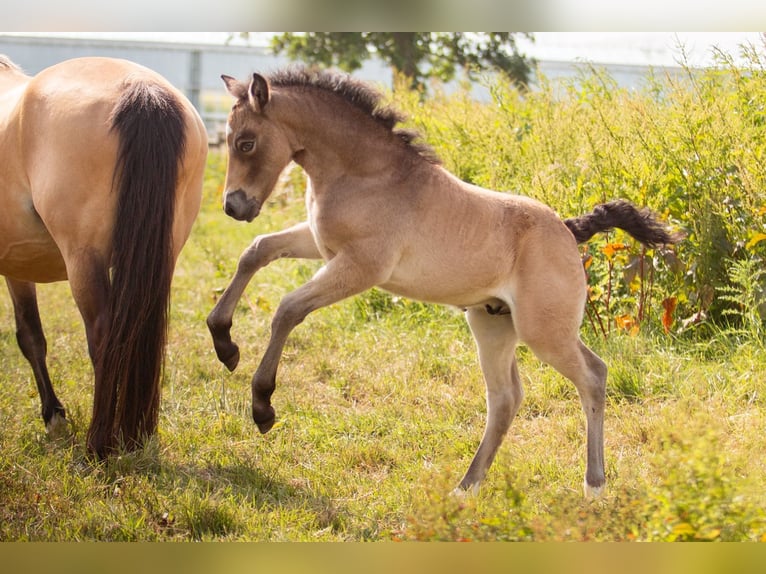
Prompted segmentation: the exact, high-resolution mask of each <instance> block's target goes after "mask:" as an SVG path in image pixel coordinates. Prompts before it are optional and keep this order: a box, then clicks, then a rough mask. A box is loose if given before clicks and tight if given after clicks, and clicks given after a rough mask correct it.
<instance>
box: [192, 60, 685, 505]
mask: <svg viewBox="0 0 766 574" xmlns="http://www.w3.org/2000/svg"><path fill="white" fill-rule="evenodd" d="M223 80H224V82H225V84H226V87H227V89H228V91H229V93H230V94H231V95H232V96H234V97H235V98H236V101H235V103H234V105H233V107H232V110H231V113H230V115H229V121H228V126H227V128H228V129H227V144H228V149H229V165H228V170H227V174H226V184H225V191H224V209H225V211H226V213H227V214H228V215H230V216H231V217H233V218H234V219H238V220H244V221H252V220H253V218H255V217H256V216H257V215H258V213H259V211H260V209H261V206H262V205H263V203H264V201H265V200H266V198H268V197H269V194H270V193H271V192H272V190H273V189H274V186H275V184H276V182H277V178H278V176H279V174H280V172H281V171H282V170H283V168H285V166H287V165H288V163H289V162H290V161H291V160H294V161H295V162H296V163H298V164H299V165H301V166H302V167H303V168H304V170H305V171H306V173H307V175H308V177H309V183H308V186H307V190H306V207H307V210H308V220H307V221H305V222H303V223H300V224H298V225H295V226H294V227H291V228H289V229H286V230H284V231H281V232H278V233H272V234H268V235H263V236H259V237H257V238H256V239H255V241H254V242H253V243H252V245H250V247H249V248H248V249H246V250H245V252H244V253H243V254H242V256H241V257H240V260H239V264H238V267H237V272H236V275H235V276H234V279H233V280H232V282H231V284H230V285H229V286H228V288H227V289H226V291H225V292H224V294H223V295H222V297H221V299H220V300H219V301H218V303H217V304H216V306H215V308H214V309H213V310H212V312H211V313H210V315H209V317H208V320H207V323H208V327H209V328H210V331H211V333H212V336H213V341H214V343H215V348H216V352H217V354H218V358H219V359H220V360H221V361H222V362H223V363H224V364H225V365H226V366H227V367H228V368H229V369H230V370H233V369H234V368H235V367H236V366H237V363H238V361H239V349H238V347H237V345H236V344H234V343H233V342H232V340H231V335H230V330H231V325H232V316H233V312H234V308H235V305H236V303H237V301H238V300H239V298H240V297H241V295H242V293H243V291H244V289H245V287H246V285H247V283H248V282H249V281H250V279H251V278H252V276H253V274H254V273H255V272H256V271H257V270H258V269H260V268H262V267H263V266H265V265H267V264H268V263H270V262H271V261H273V260H275V259H278V258H280V257H295V258H311V259H318V258H322V259H324V260H325V262H326V263H325V265H324V266H323V267H322V268H321V269H320V270H319V271H318V272H317V273H316V275H315V276H314V277H313V278H312V279H311V280H310V281H308V282H307V283H306V284H304V285H303V286H301V287H300V288H298V289H296V290H295V291H293V292H292V293H289V294H288V295H286V296H285V297H284V299H283V300H282V302H281V303H280V304H279V307H278V309H277V311H276V313H275V315H274V318H273V321H272V325H271V338H270V340H269V344H268V347H267V349H266V352H265V354H264V356H263V359H262V361H261V363H260V365H259V366H258V369H257V370H256V372H255V375H254V376H253V380H252V396H253V407H252V414H253V419H254V421H255V422H256V424H257V425H258V428H259V429H260V431H261V432H263V433H265V432H267V431H268V430H269V429H270V428H271V426H272V425H273V424H274V419H275V413H274V409H273V408H272V406H271V400H270V397H271V394H272V392H273V391H274V388H275V381H276V374H277V366H278V363H279V360H280V356H281V354H282V349H283V346H284V344H285V341H286V339H287V337H288V335H289V334H290V332H291V331H292V330H293V329H294V328H295V327H296V326H297V325H298V324H299V323H300V322H301V321H303V319H304V318H305V317H306V316H307V315H308V314H309V313H311V312H312V311H314V310H316V309H319V308H321V307H324V306H326V305H330V304H332V303H335V302H337V301H340V300H341V299H344V298H346V297H349V296H352V295H355V294H358V293H361V292H362V291H365V290H366V289H369V288H371V287H373V286H379V287H381V288H383V289H386V290H388V291H390V292H393V293H396V294H398V295H402V296H406V297H410V298H414V299H420V300H424V301H429V302H433V303H441V304H446V305H453V306H457V307H459V308H461V309H464V310H465V315H466V318H467V320H468V324H469V325H470V328H471V332H472V333H473V336H474V338H475V340H476V344H477V347H478V354H479V360H480V363H481V368H482V371H483V375H484V379H485V382H486V386H487V423H486V430H485V432H484V437H483V438H482V441H481V444H480V445H479V448H478V451H477V452H476V455H475V456H474V459H473V461H472V462H471V465H470V467H469V468H468V471H467V473H466V474H465V476H464V477H463V479H462V481H461V482H460V487H462V488H463V489H469V488H473V489H476V488H478V485H479V483H480V481H481V480H482V479H483V478H484V476H485V474H486V472H487V469H488V468H489V466H490V464H491V463H492V460H493V459H494V457H495V453H496V452H497V449H498V447H499V446H500V443H501V441H502V440H503V437H504V435H505V433H506V431H507V430H508V428H509V426H510V424H511V421H512V420H513V418H514V416H515V415H516V412H517V411H518V409H519V405H520V404H521V400H522V394H523V393H522V388H521V379H520V378H519V371H518V368H517V364H516V357H515V348H516V346H517V344H519V343H520V342H523V343H525V344H526V345H527V346H528V347H529V348H530V349H532V351H533V352H534V353H535V354H536V355H537V357H539V358H540V359H541V360H543V361H545V362H546V363H548V364H550V365H552V366H553V367H554V368H555V369H556V370H558V371H559V372H561V373H562V374H563V375H564V376H566V377H567V378H569V379H570V380H571V381H572V382H573V383H574V384H575V386H576V387H577V390H578V392H579V395H580V399H581V402H582V407H583V410H584V411H585V416H586V419H587V469H586V473H585V491H586V494H587V495H597V494H598V493H600V491H601V490H602V488H603V487H604V484H605V477H604V455H603V418H604V399H605V385H606V373H607V369H606V366H605V365H604V363H603V361H602V360H601V359H600V358H599V357H598V356H596V355H595V354H594V353H593V352H592V351H591V350H589V349H588V348H587V347H586V346H585V345H584V344H583V343H582V342H581V341H580V338H579V335H578V331H579V328H580V324H581V321H582V317H583V312H584V305H585V298H586V278H585V273H584V271H583V266H582V263H581V259H580V255H579V252H578V249H577V242H579V241H585V240H586V239H588V238H589V237H591V236H592V235H593V234H594V233H597V232H599V231H603V230H606V229H608V228H611V227H615V226H616V227H621V228H623V229H625V230H626V231H628V232H629V233H631V234H633V235H634V236H635V237H637V238H638V239H640V240H641V241H643V242H645V243H647V244H662V243H670V242H674V241H675V240H676V239H677V238H676V237H675V236H672V235H670V234H668V233H667V232H666V231H665V230H664V228H663V226H662V225H660V224H659V223H657V222H656V221H655V220H654V219H653V218H652V217H651V215H650V214H649V213H647V212H645V211H638V210H636V209H635V208H634V207H633V206H632V205H630V204H629V203H627V202H623V201H617V202H612V203H609V204H605V205H603V206H599V207H598V208H597V209H596V210H595V211H594V212H593V213H592V214H589V215H586V216H582V217H579V218H576V219H571V220H567V221H566V222H562V221H561V219H560V218H559V217H558V216H557V215H556V214H555V213H554V212H553V211H552V210H551V209H549V208H548V207H546V206H545V205H542V204H541V203H539V202H537V201H534V200H532V199H529V198H526V197H522V196H517V195H510V194H506V193H498V192H493V191H488V190H485V189H481V188H479V187H476V186H473V185H469V184H467V183H464V182H462V181H460V180H458V179H457V178H455V177H454V176H453V175H451V174H450V173H448V172H447V171H446V170H444V169H443V168H442V167H440V166H439V165H438V162H437V161H436V160H435V159H434V157H433V156H432V154H430V153H429V150H428V149H427V148H426V147H424V146H420V145H416V144H414V143H413V137H414V134H412V133H410V132H406V131H402V130H398V129H394V126H395V124H396V123H397V122H398V121H399V120H400V119H401V118H400V116H399V115H398V114H397V113H396V112H394V111H393V110H391V109H388V108H380V107H379V102H380V94H378V93H377V92H376V91H373V90H372V89H371V88H369V87H368V86H366V85H364V84H362V83H360V82H358V81H355V80H353V79H352V78H350V77H349V76H346V75H339V74H332V73H327V72H309V71H307V70H305V69H302V68H292V69H288V70H285V71H281V72H278V73H276V74H273V75H271V76H270V77H269V78H268V79H267V78H264V77H263V76H260V75H258V74H253V76H252V78H251V79H250V81H249V82H247V83H242V82H239V81H237V80H235V79H234V78H231V77H228V76H223Z"/></svg>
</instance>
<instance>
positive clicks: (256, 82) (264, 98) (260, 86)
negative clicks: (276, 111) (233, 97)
mask: <svg viewBox="0 0 766 574" xmlns="http://www.w3.org/2000/svg"><path fill="white" fill-rule="evenodd" d="M270 97H271V93H270V89H269V82H268V80H266V78H264V77H263V76H261V75H260V74H253V79H252V80H250V86H249V87H248V89H247V98H248V100H249V101H250V105H251V106H252V108H253V110H255V111H256V112H258V113H260V112H262V111H263V108H264V107H265V106H266V104H268V103H269V98H270Z"/></svg>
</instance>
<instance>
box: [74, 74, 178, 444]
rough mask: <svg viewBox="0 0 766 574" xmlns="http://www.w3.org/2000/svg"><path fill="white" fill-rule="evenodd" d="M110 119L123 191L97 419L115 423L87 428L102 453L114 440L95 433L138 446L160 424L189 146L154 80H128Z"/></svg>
mask: <svg viewBox="0 0 766 574" xmlns="http://www.w3.org/2000/svg"><path fill="white" fill-rule="evenodd" d="M111 126H112V128H111V129H112V130H113V131H114V132H116V133H117V135H118V137H119V151H118V155H117V163H116V166H115V172H114V188H115V189H116V191H117V194H118V199H117V209H116V214H115V221H114V229H113V236H112V242H113V255H112V261H111V263H112V273H111V287H110V289H109V298H108V301H107V303H106V313H107V314H106V320H105V323H106V324H105V325H104V333H103V335H104V336H103V338H102V344H101V345H100V347H99V349H98V350H97V351H96V361H95V363H96V366H95V368H96V381H97V384H99V382H100V384H99V385H98V386H100V388H97V389H96V393H95V394H94V405H93V412H94V422H95V420H99V421H103V422H102V423H100V424H102V425H103V426H104V427H108V428H101V429H94V428H92V427H91V429H90V431H89V433H88V445H89V447H90V448H91V449H92V450H95V451H96V454H97V455H100V456H103V455H105V454H106V451H108V450H110V449H111V448H113V447H114V446H115V445H114V444H93V443H94V441H93V440H92V439H94V437H101V439H100V440H104V437H114V438H117V439H121V440H122V443H123V445H124V446H125V447H126V448H128V449H132V448H136V447H138V446H140V445H141V444H142V442H143V440H144V439H145V438H146V437H148V436H150V435H152V434H154V432H155V431H156V429H157V421H158V417H159V403H160V374H161V370H162V365H163V362H164V358H165V343H166V339H167V324H168V311H169V305H170V284H171V279H172V275H173V268H174V266H175V258H174V256H173V244H172V243H173V240H172V231H173V218H174V209H175V199H176V185H177V182H178V175H179V165H180V158H181V154H182V153H183V151H184V147H185V144H186V133H185V124H184V113H183V108H182V106H181V104H180V103H179V102H178V100H177V99H176V97H175V96H174V95H173V94H171V93H170V92H169V91H168V90H166V89H165V88H163V87H161V86H159V85H157V84H153V83H151V82H145V81H135V82H131V83H129V84H127V85H126V87H125V91H124V93H123V94H122V96H121V98H120V100H119V101H118V102H117V104H116V106H115V108H114V110H113V111H112V116H111ZM99 409H101V410H100V411H99ZM99 412H100V413H101V414H102V416H99V417H96V416H95V414H96V413H99ZM106 440H108V441H109V440H113V439H106ZM96 442H100V441H99V439H96Z"/></svg>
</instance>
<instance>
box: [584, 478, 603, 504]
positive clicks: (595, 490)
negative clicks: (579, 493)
mask: <svg viewBox="0 0 766 574" xmlns="http://www.w3.org/2000/svg"><path fill="white" fill-rule="evenodd" d="M583 487H584V488H583V490H584V495H585V498H586V499H587V500H595V499H597V498H601V496H602V495H603V494H604V491H605V490H606V483H601V484H600V485H599V486H591V485H590V484H588V483H587V482H585V484H584V485H583Z"/></svg>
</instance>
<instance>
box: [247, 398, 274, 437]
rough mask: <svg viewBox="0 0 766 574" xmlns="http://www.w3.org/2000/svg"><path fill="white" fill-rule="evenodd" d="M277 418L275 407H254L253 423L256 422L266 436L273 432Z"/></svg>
mask: <svg viewBox="0 0 766 574" xmlns="http://www.w3.org/2000/svg"><path fill="white" fill-rule="evenodd" d="M276 418H277V417H276V414H275V413H274V407H272V406H271V405H266V406H265V407H256V406H255V405H253V421H255V424H256V425H257V426H258V430H259V431H261V434H266V433H267V432H269V431H270V430H271V427H273V426H274V421H276Z"/></svg>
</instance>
